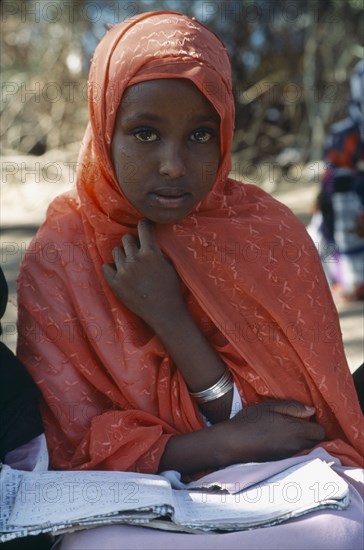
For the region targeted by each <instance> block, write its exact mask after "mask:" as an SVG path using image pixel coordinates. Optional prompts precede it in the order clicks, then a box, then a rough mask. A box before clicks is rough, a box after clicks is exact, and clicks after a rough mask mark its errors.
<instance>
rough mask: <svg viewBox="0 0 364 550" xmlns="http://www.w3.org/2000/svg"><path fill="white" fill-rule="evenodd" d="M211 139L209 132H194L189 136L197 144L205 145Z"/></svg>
mask: <svg viewBox="0 0 364 550" xmlns="http://www.w3.org/2000/svg"><path fill="white" fill-rule="evenodd" d="M211 138H212V132H211V131H210V130H203V129H201V130H195V131H194V132H192V134H191V140H192V141H197V142H198V143H207V142H208V141H210V139H211Z"/></svg>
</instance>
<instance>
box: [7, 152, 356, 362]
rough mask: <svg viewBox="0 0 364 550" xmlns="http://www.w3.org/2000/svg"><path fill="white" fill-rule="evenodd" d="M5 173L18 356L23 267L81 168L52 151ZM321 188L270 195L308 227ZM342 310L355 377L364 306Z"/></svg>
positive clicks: (11, 333) (17, 162)
mask: <svg viewBox="0 0 364 550" xmlns="http://www.w3.org/2000/svg"><path fill="white" fill-rule="evenodd" d="M1 168H2V174H1V203H0V207H1V209H0V213H1V226H2V236H1V265H2V268H3V270H4V273H5V276H6V278H7V281H8V284H9V304H8V307H7V311H6V314H5V316H4V318H3V321H2V325H3V337H2V338H3V341H4V342H5V343H6V344H7V345H8V346H9V347H10V348H11V349H13V350H14V349H15V346H16V316H17V308H16V292H15V282H16V276H17V273H18V268H19V263H20V260H21V258H22V256H23V254H24V253H25V251H26V249H27V246H28V245H29V242H30V240H31V239H32V237H33V235H34V234H35V232H36V230H37V228H38V227H39V225H40V223H41V222H42V220H43V219H44V216H45V212H46V208H47V205H48V204H49V202H50V201H51V200H52V198H53V197H55V196H56V195H58V194H60V193H62V192H63V191H65V190H67V189H69V188H70V186H71V184H72V182H73V181H74V177H75V169H76V162H75V155H74V152H64V151H62V152H61V151H52V152H51V153H49V154H47V155H44V156H43V157H20V156H14V157H3V159H2V163H1ZM263 184H264V182H263ZM270 184H272V182H270ZM317 187H318V184H317V182H314V181H310V180H309V179H308V180H307V179H306V180H305V179H304V178H303V181H299V182H296V183H294V184H291V185H285V184H284V183H283V184H279V185H275V184H272V185H271V189H269V190H271V191H272V193H273V194H274V195H275V196H276V198H278V199H279V200H280V201H281V202H283V203H285V204H286V205H287V206H289V208H291V210H293V212H294V213H295V214H296V215H297V216H298V217H299V218H300V219H301V220H302V221H303V222H304V223H305V224H307V222H308V220H309V216H310V214H309V213H310V209H311V206H312V204H313V201H314V197H315V195H316V193H317ZM337 308H338V312H339V317H340V323H341V329H342V333H343V340H344V346H345V351H346V354H347V359H348V363H349V366H350V370H351V371H352V372H353V371H354V370H355V369H356V368H358V367H359V366H360V365H361V363H362V362H363V361H364V303H363V302H361V303H359V302H357V303H350V304H344V303H337Z"/></svg>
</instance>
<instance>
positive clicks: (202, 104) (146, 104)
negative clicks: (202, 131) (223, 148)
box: [119, 78, 220, 122]
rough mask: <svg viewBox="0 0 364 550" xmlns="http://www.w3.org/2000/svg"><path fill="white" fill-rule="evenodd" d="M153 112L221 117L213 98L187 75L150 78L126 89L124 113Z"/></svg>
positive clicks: (217, 118)
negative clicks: (206, 94)
mask: <svg viewBox="0 0 364 550" xmlns="http://www.w3.org/2000/svg"><path fill="white" fill-rule="evenodd" d="M153 111H156V112H165V113H170V114H171V115H173V113H175V114H176V116H177V115H178V116H179V117H181V116H183V117H184V118H186V117H188V116H189V115H191V116H192V117H196V116H198V115H200V116H202V117H209V118H211V119H212V120H215V121H217V122H218V121H219V120H220V117H219V115H218V113H217V112H216V110H215V108H214V107H213V105H212V104H211V103H210V101H209V100H208V99H207V98H206V97H205V96H204V95H203V93H202V92H201V91H200V90H199V89H198V88H197V86H195V84H194V83H193V82H191V81H190V80H188V79H185V78H163V79H156V80H148V81H144V82H140V83H138V84H134V85H132V86H129V87H128V88H127V89H126V90H125V93H124V95H123V98H122V100H121V104H120V108H119V113H120V114H121V115H122V116H129V115H132V114H135V113H136V112H145V113H147V112H153Z"/></svg>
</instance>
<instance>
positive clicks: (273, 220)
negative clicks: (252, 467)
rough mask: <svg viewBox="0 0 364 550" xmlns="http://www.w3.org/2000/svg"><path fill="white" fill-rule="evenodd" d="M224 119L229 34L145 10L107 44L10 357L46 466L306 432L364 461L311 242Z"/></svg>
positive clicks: (323, 523) (134, 535) (234, 452)
mask: <svg viewBox="0 0 364 550" xmlns="http://www.w3.org/2000/svg"><path fill="white" fill-rule="evenodd" d="M233 121H234V104H233V98H232V92H231V70H230V64H229V60H228V57H227V54H226V51H225V48H224V46H223V45H222V43H221V42H220V40H219V39H218V38H217V37H216V36H215V35H214V34H213V33H212V32H211V31H209V30H208V29H206V28H205V27H204V26H203V25H201V24H200V23H198V22H197V21H196V20H193V19H190V18H188V17H186V16H184V15H180V14H177V13H174V12H153V13H144V14H141V15H139V16H137V17H135V18H132V19H130V20H127V21H125V22H123V23H122V24H119V25H116V26H115V27H114V28H112V29H111V30H110V31H109V32H108V33H107V34H106V36H105V37H104V39H103V40H102V41H101V43H100V44H99V46H98V48H97V50H96V52H95V55H94V58H93V61H92V67H91V73H90V124H89V127H88V129H87V131H86V135H85V138H84V142H83V146H82V150H81V153H80V159H79V171H78V176H77V189H76V191H75V192H74V193H70V194H67V195H63V196H61V197H59V198H58V199H56V200H55V201H54V202H53V203H52V205H51V206H50V208H49V210H48V213H47V219H46V222H45V223H44V224H43V226H42V227H41V229H40V230H39V232H38V234H37V236H36V238H35V240H34V241H33V243H32V246H31V248H30V249H29V250H28V252H27V254H26V257H25V259H24V261H23V264H22V268H21V273H20V277H19V281H18V292H19V323H20V325H21V327H22V336H21V338H20V340H19V349H18V352H19V356H20V358H21V359H22V360H23V362H24V363H25V364H26V365H27V368H28V369H29V371H30V372H31V374H32V376H33V377H34V379H35V380H36V381H37V382H38V384H39V387H40V389H41V391H42V394H43V398H44V400H43V419H44V423H45V432H46V436H47V441H48V446H49V451H50V459H51V464H52V466H53V468H56V469H111V470H130V471H139V472H147V473H154V472H158V471H163V470H166V469H170V470H177V471H179V472H181V473H182V474H196V475H198V474H199V473H201V472H203V471H206V470H211V469H218V468H221V467H224V466H227V465H230V464H234V463H239V462H246V461H258V462H261V461H265V460H277V459H280V458H285V457H290V456H292V455H294V454H296V453H307V452H309V451H310V450H311V449H312V448H313V447H315V446H317V445H319V446H321V447H323V448H324V449H325V450H326V451H327V452H329V453H331V454H332V455H333V456H335V457H337V458H339V459H340V460H341V461H342V463H343V464H344V465H345V466H358V465H360V464H361V460H362V459H361V451H362V449H363V447H362V431H361V422H362V415H361V412H360V408H359V405H358V400H357V397H356V394H355V390H354V387H353V383H352V380H351V376H350V372H349V370H348V367H347V364H346V360H345V356H344V352H343V347H342V342H341V338H340V332H339V325H338V318H337V314H336V310H335V307H334V305H333V302H332V299H331V295H330V291H329V289H328V286H327V283H326V279H325V276H324V274H323V273H322V271H321V268H320V262H319V260H318V257H317V254H316V251H315V247H314V245H313V243H312V241H311V240H310V238H309V237H308V236H307V234H306V232H305V230H304V228H303V226H302V225H301V223H300V222H299V221H298V220H297V219H296V218H295V217H294V216H293V214H292V213H291V212H290V211H289V210H288V209H287V208H285V207H284V206H282V205H281V204H279V203H278V202H277V201H275V200H274V199H272V198H271V197H270V196H269V195H267V194H266V193H264V192H263V191H261V190H260V189H259V188H257V187H255V186H249V185H242V184H240V183H237V182H235V181H233V180H231V179H229V178H228V173H229V169H230V146H231V140H232V133H233ZM333 517H335V528H334V529H333V526H332V518H333ZM325 518H326V519H325ZM348 521H350V522H351V523H350V525H351V528H352V529H351V533H350V535H348V533H347V525H348V523H347V522H348ZM329 525H330V527H329ZM297 532H299V533H300V535H299V537H298V538H297ZM323 533H324V535H323ZM360 536H361V534H360V522H358V521H357V519H355V510H354V511H353V509H351V510H350V511H345V512H330V513H329V514H327V513H325V514H323V513H317V514H313V515H311V516H307V518H305V519H301V520H298V521H295V522H288V523H287V524H286V525H284V526H276V527H271V528H266V529H261V530H254V531H252V532H241V533H232V534H228V535H196V536H195V537H192V536H191V535H184V534H178V535H176V534H174V535H173V539H171V536H170V535H168V534H167V533H163V532H155V531H150V530H147V529H141V528H134V527H130V526H128V527H125V526H117V527H110V528H102V529H97V530H92V532H88V533H87V532H84V533H82V534H79V533H78V534H72V535H68V536H66V537H65V539H64V541H63V543H62V549H63V548H85V547H87V548H100V547H104V548H141V547H143V548H170V547H171V545H172V544H173V546H174V547H176V548H213V547H216V548H221V547H224V548H242V547H249V548H259V549H261V548H275V547H277V548H298V547H299V548H317V546H318V544H320V547H322V548H334V547H335V548H354V547H358V548H359V547H360V544H361V543H360V542H358V540H359V539H360ZM282 537H284V540H282ZM319 537H320V538H319ZM322 538H323V539H324V540H323V542H322V540H321V539H322ZM319 540H320V543H319V542H318V541H319ZM274 541H275V542H274ZM321 542H322V544H321ZM325 544H326V546H325ZM297 545H298V546H297ZM335 545H336V546H335Z"/></svg>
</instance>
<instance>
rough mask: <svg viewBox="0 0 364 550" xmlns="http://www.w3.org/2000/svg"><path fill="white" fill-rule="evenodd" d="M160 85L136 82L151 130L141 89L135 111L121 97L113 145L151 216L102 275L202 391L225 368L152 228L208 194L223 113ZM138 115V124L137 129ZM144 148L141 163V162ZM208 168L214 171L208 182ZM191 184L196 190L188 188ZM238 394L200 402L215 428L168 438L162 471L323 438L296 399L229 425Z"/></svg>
mask: <svg viewBox="0 0 364 550" xmlns="http://www.w3.org/2000/svg"><path fill="white" fill-rule="evenodd" d="M158 82H159V83H160V81H150V82H143V83H142V85H138V86H140V88H139V91H140V96H139V98H140V104H141V105H143V106H144V105H148V110H149V111H150V114H152V115H153V117H154V119H155V120H153V127H150V119H151V118H153V117H150V116H149V115H148V116H147V117H146V118H145V120H139V118H142V116H141V113H140V112H139V111H138V102H136V101H135V93H134V94H133V99H134V101H133V102H131V103H130V105H128V102H126V103H124V99H125V95H124V99H123V102H122V104H121V108H120V109H119V113H118V117H117V121H116V125H115V128H116V130H115V132H114V139H113V144H112V156H113V162H114V166H115V171H116V174H117V177H118V179H119V182H120V186H121V187H122V189H123V191H124V194H125V195H126V197H127V198H128V199H129V200H130V202H131V203H132V204H133V205H134V206H136V207H137V208H138V209H139V211H140V212H141V213H142V214H144V216H145V217H146V218H149V219H144V220H142V221H140V222H139V223H138V227H137V231H138V234H137V236H134V235H131V234H127V235H125V236H124V237H123V238H122V242H121V244H120V246H118V247H116V248H115V249H114V250H113V259H114V262H115V263H114V265H105V266H104V267H103V271H104V275H105V278H106V280H107V282H108V284H109V285H110V288H111V289H112V290H113V292H114V293H115V295H116V296H117V297H118V299H119V300H120V301H121V302H123V303H124V304H125V305H126V306H127V307H128V308H129V309H130V310H131V311H132V312H134V313H135V314H136V315H138V316H139V317H141V318H142V319H143V320H144V321H145V322H146V323H147V324H148V325H149V326H150V327H151V328H152V329H153V331H154V332H155V333H156V334H157V335H158V336H159V338H160V339H161V341H162V342H163V344H164V346H165V348H166V350H167V351H168V353H169V354H170V356H171V358H172V359H173V361H174V363H175V365H176V367H177V368H178V369H179V371H180V372H181V374H182V376H183V377H184V379H185V381H186V384H187V386H188V387H189V389H190V390H191V391H192V392H196V391H201V390H204V389H206V388H207V387H210V386H212V385H213V384H214V383H215V382H217V380H219V378H220V377H221V376H222V374H223V372H224V369H225V365H224V363H223V361H222V360H221V358H220V357H219V355H218V354H217V353H216V352H215V350H214V349H213V348H212V347H211V345H210V343H209V342H208V341H207V340H206V338H205V337H204V336H203V334H202V333H201V331H200V329H199V327H198V326H197V325H196V324H195V322H194V321H193V319H192V318H191V315H190V313H189V311H188V309H187V307H186V305H185V303H184V300H183V297H182V294H181V283H180V279H179V277H178V274H177V272H176V270H175V269H174V267H173V265H172V264H171V262H170V261H169V260H168V259H167V258H165V257H164V256H163V254H162V252H161V250H160V248H159V245H158V242H157V239H156V236H155V232H154V224H153V223H152V222H154V223H175V222H177V221H179V220H180V219H183V217H185V216H186V215H187V214H188V213H189V211H191V210H192V209H193V208H194V206H196V204H197V203H198V202H199V200H201V198H203V196H205V195H206V194H207V193H208V191H209V189H210V188H211V186H212V184H213V181H214V179H215V176H216V171H217V169H218V162H216V160H214V159H216V158H217V159H218V158H219V157H218V155H217V152H219V139H218V131H217V130H216V115H217V113H216V112H215V111H214V109H213V107H212V106H211V104H210V103H209V102H208V101H207V100H206V98H205V97H204V96H203V95H202V94H201V93H200V92H199V91H198V90H197V89H196V88H195V87H194V85H193V84H192V83H190V82H186V81H181V80H174V79H171V80H169V81H168V83H165V82H164V83H163V87H161V86H160V85H158ZM165 84H167V85H165ZM143 94H144V97H143ZM201 115H202V116H203V118H204V120H205V121H207V124H206V123H204V127H203V128H201V127H200V126H199V121H198V120H197V119H200V118H201ZM143 116H144V115H143ZM133 119H137V126H135V127H134V126H133V125H132V126H130V120H133ZM140 128H142V130H140ZM139 142H141V143H142V144H143V145H142V147H143V163H140V162H139V164H138V161H139V159H140V154H141V152H140V143H139ZM146 143H147V144H148V145H146ZM130 162H134V163H135V164H134V166H139V165H140V166H141V168H140V170H141V173H140V177H139V172H138V170H136V172H135V174H134V179H133V182H126V183H125V182H124V181H123V179H122V168H123V166H124V167H125V166H128V165H127V164H126V163H130ZM201 162H205V163H208V166H209V171H208V176H206V178H204V179H202V180H201V178H199V175H198V174H199V173H200V172H198V170H199V167H200V166H201ZM214 163H215V164H214ZM211 166H212V168H213V169H212V170H211ZM146 168H147V174H148V180H147V181H146V176H145V173H144V170H145V169H146ZM191 178H192V179H191ZM194 179H195V181H196V182H198V183H197V184H196V185H192V184H191V181H192V182H193V180H194ZM169 188H171V189H173V191H172V194H173V197H174V198H172V200H170V199H169V198H168V189H169ZM145 189H146V191H145ZM155 189H156V190H157V196H156V195H155V194H154V190H155ZM176 189H177V191H175V190H176ZM160 190H161V191H160ZM159 191H160V194H161V196H162V198H161V199H160V198H159V196H158V193H159ZM185 192H186V195H184V193H185ZM166 197H167V200H165V199H166ZM151 219H152V222H151V221H150V220H151ZM232 393H233V392H232V390H231V391H229V392H228V393H227V394H225V395H224V396H223V397H221V398H220V399H217V400H215V401H212V402H210V403H207V404H205V405H203V406H201V410H202V412H203V413H204V414H205V416H206V417H207V418H209V420H210V421H211V422H212V423H213V426H211V427H207V428H205V429H201V430H199V431H196V432H193V433H189V434H184V435H178V436H172V437H171V438H170V439H169V442H168V444H167V446H166V448H165V451H164V454H163V455H162V458H161V461H160V465H159V469H160V471H163V470H169V469H174V470H178V471H180V472H181V473H183V474H191V473H194V472H198V471H202V470H206V469H218V468H221V467H224V466H228V465H230V464H235V463H239V462H247V461H266V460H278V459H281V458H287V457H290V456H292V455H294V454H296V453H298V452H300V451H303V450H304V449H309V448H312V447H313V446H315V445H316V444H318V443H319V442H320V441H322V440H323V439H324V437H325V433H324V429H323V428H322V427H321V426H320V425H319V424H317V423H316V422H313V421H310V422H308V421H307V420H308V419H311V420H312V418H311V417H312V416H313V415H314V414H315V409H314V408H313V407H306V406H305V405H304V404H302V403H298V402H296V401H266V402H264V403H261V404H258V405H254V406H249V407H245V408H244V409H243V410H242V411H240V412H239V413H238V414H237V415H235V416H234V417H233V418H232V419H230V418H229V417H230V410H231V402H232Z"/></svg>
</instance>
